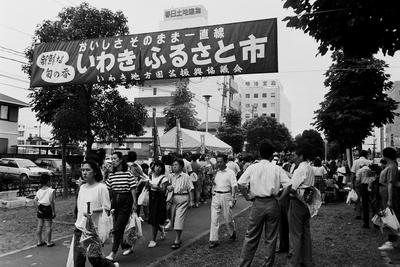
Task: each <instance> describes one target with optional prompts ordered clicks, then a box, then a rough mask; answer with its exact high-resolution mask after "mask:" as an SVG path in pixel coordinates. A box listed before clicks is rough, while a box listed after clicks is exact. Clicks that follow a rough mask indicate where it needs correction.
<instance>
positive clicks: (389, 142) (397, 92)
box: [385, 81, 400, 148]
mask: <svg viewBox="0 0 400 267" xmlns="http://www.w3.org/2000/svg"><path fill="white" fill-rule="evenodd" d="M388 96H389V97H390V98H392V99H393V100H394V101H396V102H400V81H395V82H394V84H393V87H392V89H391V90H390V91H389V93H388ZM395 112H396V113H398V114H400V105H398V106H397V109H396V111H395ZM387 146H391V147H396V148H400V116H395V118H394V121H393V123H390V124H386V126H385V147H387Z"/></svg>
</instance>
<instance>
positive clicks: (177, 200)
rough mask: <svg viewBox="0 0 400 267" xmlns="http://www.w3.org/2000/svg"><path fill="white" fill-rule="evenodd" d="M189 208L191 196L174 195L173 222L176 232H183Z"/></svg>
mask: <svg viewBox="0 0 400 267" xmlns="http://www.w3.org/2000/svg"><path fill="white" fill-rule="evenodd" d="M188 207H189V194H187V195H174V196H173V198H172V207H171V213H172V218H171V221H172V222H173V225H174V230H183V225H184V223H185V217H186V213H187V209H188Z"/></svg>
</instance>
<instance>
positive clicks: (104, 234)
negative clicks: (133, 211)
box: [98, 210, 113, 244]
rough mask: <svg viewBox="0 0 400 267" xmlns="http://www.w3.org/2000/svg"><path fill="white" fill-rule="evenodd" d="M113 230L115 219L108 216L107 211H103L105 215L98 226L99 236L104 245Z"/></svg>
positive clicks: (101, 217) (101, 216) (102, 215)
mask: <svg viewBox="0 0 400 267" xmlns="http://www.w3.org/2000/svg"><path fill="white" fill-rule="evenodd" d="M112 229H113V218H112V216H111V215H108V214H107V212H106V211H105V210H103V213H102V214H101V215H100V218H99V225H98V234H99V238H100V240H101V242H102V244H104V243H105V242H106V241H107V240H108V239H109V238H110V236H111V231H112Z"/></svg>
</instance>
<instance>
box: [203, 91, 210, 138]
mask: <svg viewBox="0 0 400 267" xmlns="http://www.w3.org/2000/svg"><path fill="white" fill-rule="evenodd" d="M203 97H204V100H206V103H207V106H206V133H208V107H209V106H210V103H209V102H210V98H211V95H203Z"/></svg>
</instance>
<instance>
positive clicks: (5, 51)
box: [0, 48, 25, 58]
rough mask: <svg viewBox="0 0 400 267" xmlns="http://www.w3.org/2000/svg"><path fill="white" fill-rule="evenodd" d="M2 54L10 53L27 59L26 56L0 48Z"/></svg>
mask: <svg viewBox="0 0 400 267" xmlns="http://www.w3.org/2000/svg"><path fill="white" fill-rule="evenodd" d="M0 52H4V53H9V54H11V55H13V56H17V57H22V58H25V56H23V55H20V54H17V53H14V52H11V51H8V50H5V49H2V48H0Z"/></svg>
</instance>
